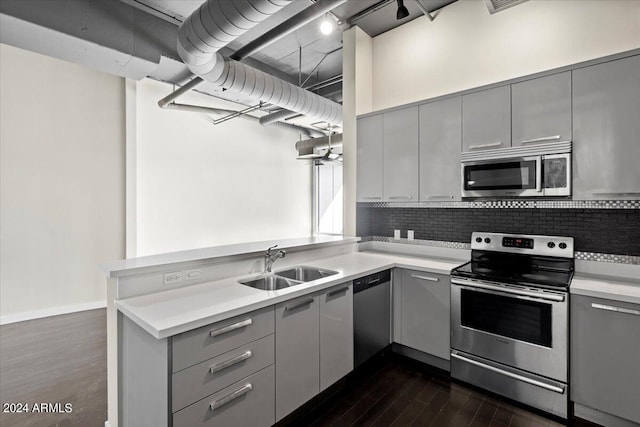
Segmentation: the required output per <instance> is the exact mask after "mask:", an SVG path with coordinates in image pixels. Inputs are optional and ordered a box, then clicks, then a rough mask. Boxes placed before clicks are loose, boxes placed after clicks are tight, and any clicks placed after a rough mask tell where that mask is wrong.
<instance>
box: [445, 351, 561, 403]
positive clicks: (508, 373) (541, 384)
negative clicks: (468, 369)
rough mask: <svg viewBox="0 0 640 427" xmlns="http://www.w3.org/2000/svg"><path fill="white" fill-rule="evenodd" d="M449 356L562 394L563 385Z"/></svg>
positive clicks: (462, 357)
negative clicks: (559, 385)
mask: <svg viewBox="0 0 640 427" xmlns="http://www.w3.org/2000/svg"><path fill="white" fill-rule="evenodd" d="M451 357H453V358H455V359H458V360H461V361H463V362H466V363H469V364H471V365H475V366H478V367H480V368H483V369H487V370H489V371H492V372H495V373H496V374H500V375H504V376H505V377H509V378H513V379H514V380H518V381H522V382H524V383H527V384H531V385H534V386H536V387H540V388H544V389H545V390H549V391H554V392H556V393H559V394H564V387H558V386H555V385H552V384H547V383H544V382H542V381H538V380H535V379H533V378H527V377H525V376H523V375H518V374H514V373H513V372H509V371H505V370H504V369H500V368H496V367H495V366H490V365H487V364H485V363H482V362H478V361H476V360H473V359H469V358H467V357H464V356H461V355H459V354H457V353H453V352H452V353H451Z"/></svg>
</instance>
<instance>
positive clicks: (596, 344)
mask: <svg viewBox="0 0 640 427" xmlns="http://www.w3.org/2000/svg"><path fill="white" fill-rule="evenodd" d="M639 331H640V305H636V304H630V303H624V302H618V301H611V300H606V299H599V298H592V297H587V296H581V295H571V399H572V400H573V401H574V402H575V403H576V404H580V405H584V406H586V407H589V408H592V409H595V410H597V411H602V412H605V413H607V414H611V415H614V416H616V417H619V418H623V419H626V420H631V421H634V422H636V423H640V339H639V338H638V337H639V333H640V332H639Z"/></svg>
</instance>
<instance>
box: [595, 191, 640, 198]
mask: <svg viewBox="0 0 640 427" xmlns="http://www.w3.org/2000/svg"><path fill="white" fill-rule="evenodd" d="M591 194H593V195H594V196H628V197H636V196H640V193H625V192H617V193H611V192H609V193H605V192H593V193H591Z"/></svg>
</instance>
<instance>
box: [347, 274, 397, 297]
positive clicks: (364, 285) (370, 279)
mask: <svg viewBox="0 0 640 427" xmlns="http://www.w3.org/2000/svg"><path fill="white" fill-rule="evenodd" d="M390 281H391V270H384V271H380V272H378V273H374V274H370V275H368V276H364V277H360V278H358V279H355V280H354V281H353V293H354V294H357V293H358V292H362V291H366V290H367V289H369V288H372V287H374V286H380V285H383V284H385V283H388V282H390Z"/></svg>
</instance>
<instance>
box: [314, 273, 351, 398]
mask: <svg viewBox="0 0 640 427" xmlns="http://www.w3.org/2000/svg"><path fill="white" fill-rule="evenodd" d="M319 299H320V391H322V390H324V389H326V388H327V387H329V386H330V385H332V384H333V383H335V382H336V381H338V380H339V379H340V378H342V377H344V376H345V375H347V374H348V373H349V372H351V371H352V370H353V286H351V284H350V283H345V284H343V285H340V286H337V287H334V288H331V289H330V290H329V291H327V292H326V293H324V294H322V295H320V297H319Z"/></svg>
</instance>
